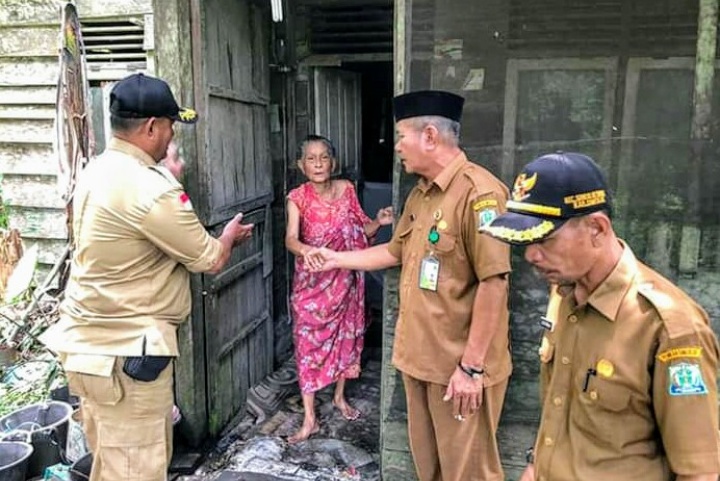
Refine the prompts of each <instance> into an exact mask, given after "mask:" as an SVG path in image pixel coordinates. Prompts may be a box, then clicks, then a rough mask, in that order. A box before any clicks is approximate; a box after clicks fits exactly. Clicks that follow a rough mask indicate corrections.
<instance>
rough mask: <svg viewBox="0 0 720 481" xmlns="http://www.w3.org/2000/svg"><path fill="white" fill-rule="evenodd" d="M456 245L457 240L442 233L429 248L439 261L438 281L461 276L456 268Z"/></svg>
mask: <svg viewBox="0 0 720 481" xmlns="http://www.w3.org/2000/svg"><path fill="white" fill-rule="evenodd" d="M456 244H457V239H456V238H455V236H454V235H451V234H446V233H444V232H443V233H441V234H440V238H439V239H438V241H437V242H436V243H435V245H433V246H432V247H431V249H432V252H433V255H434V256H435V257H437V259H438V261H440V273H439V274H438V278H439V279H440V280H442V279H446V278H448V277H452V276H453V275H460V274H461V273H460V271H458V270H457V266H456V259H457V255H456V252H455V246H456Z"/></svg>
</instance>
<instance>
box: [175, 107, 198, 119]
mask: <svg viewBox="0 0 720 481" xmlns="http://www.w3.org/2000/svg"><path fill="white" fill-rule="evenodd" d="M178 117H180V119H181V120H183V121H185V122H192V121H193V120H195V119H196V118H197V112H195V111H194V110H193V109H182V110H180V112H178Z"/></svg>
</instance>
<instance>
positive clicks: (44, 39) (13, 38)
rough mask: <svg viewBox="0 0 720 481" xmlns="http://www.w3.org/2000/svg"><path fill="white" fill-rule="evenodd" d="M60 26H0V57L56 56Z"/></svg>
mask: <svg viewBox="0 0 720 481" xmlns="http://www.w3.org/2000/svg"><path fill="white" fill-rule="evenodd" d="M59 35H60V27H59V26H57V27H0V57H56V56H57V53H58V44H59V42H58V38H59Z"/></svg>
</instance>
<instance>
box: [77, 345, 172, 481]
mask: <svg viewBox="0 0 720 481" xmlns="http://www.w3.org/2000/svg"><path fill="white" fill-rule="evenodd" d="M123 360H124V358H118V359H117V360H116V362H115V367H114V370H113V373H112V376H110V377H102V376H93V375H90V374H82V373H78V372H68V373H67V376H68V385H69V386H70V391H71V392H72V393H73V394H75V395H77V396H79V397H80V400H81V410H82V415H83V428H84V430H85V435H86V437H87V441H88V447H89V449H90V451H92V453H93V467H92V472H91V474H90V481H165V480H166V479H167V470H168V467H169V465H170V459H171V458H172V446H173V444H172V436H173V425H172V406H173V363H170V365H169V366H168V367H167V368H165V370H164V371H163V372H162V373H160V376H159V377H158V378H157V379H156V380H155V381H151V382H142V381H136V380H134V379H131V378H130V377H128V376H127V374H125V373H124V372H123V371H122V362H123Z"/></svg>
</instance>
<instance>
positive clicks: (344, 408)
mask: <svg viewBox="0 0 720 481" xmlns="http://www.w3.org/2000/svg"><path fill="white" fill-rule="evenodd" d="M333 406H335V407H336V408H338V409H339V410H340V413H341V414H342V415H343V417H344V418H345V419H347V420H348V421H355V420H356V419H358V418H359V417H360V411H358V410H357V409H355V408H354V407H352V406H351V405H350V404H348V402H347V401H346V400H345V398H340V399H333Z"/></svg>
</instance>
